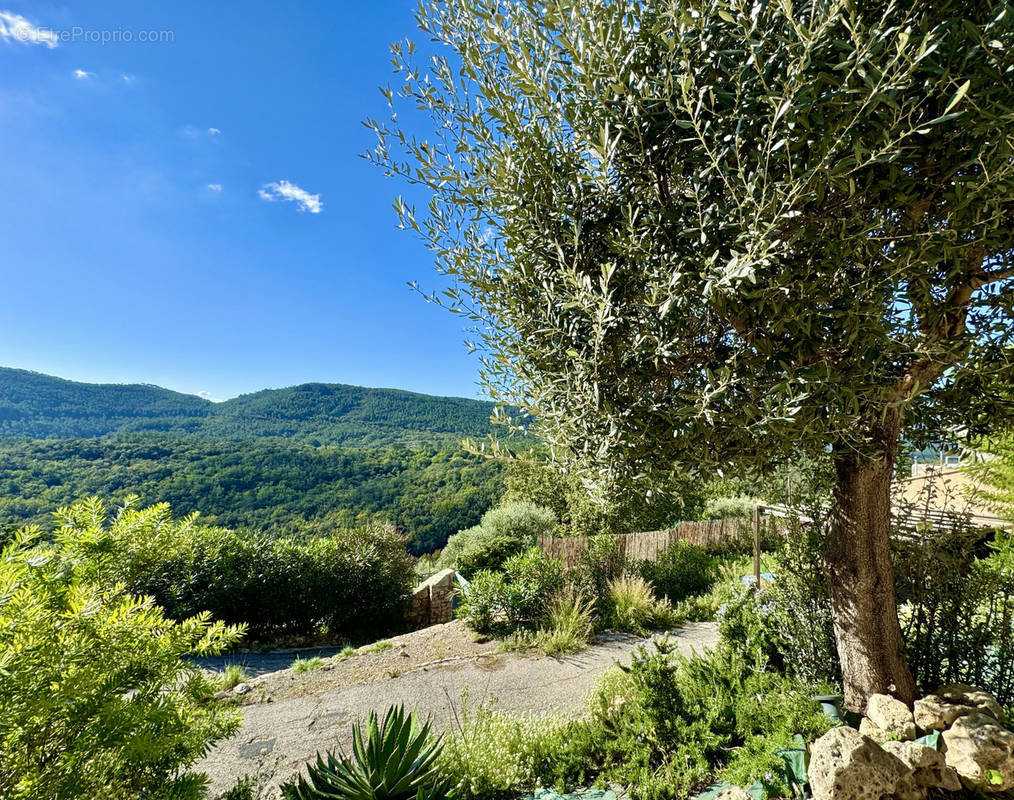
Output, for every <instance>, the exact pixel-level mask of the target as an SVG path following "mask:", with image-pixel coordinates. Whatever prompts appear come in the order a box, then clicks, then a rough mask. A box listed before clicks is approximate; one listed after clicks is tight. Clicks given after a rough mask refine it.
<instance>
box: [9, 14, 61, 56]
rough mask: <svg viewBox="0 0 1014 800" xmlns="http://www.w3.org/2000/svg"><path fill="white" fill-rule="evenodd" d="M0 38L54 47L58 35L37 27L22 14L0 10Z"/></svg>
mask: <svg viewBox="0 0 1014 800" xmlns="http://www.w3.org/2000/svg"><path fill="white" fill-rule="evenodd" d="M0 39H3V40H4V41H5V42H10V41H14V42H21V44H41V45H42V46H43V47H48V48H50V49H52V48H54V47H56V41H57V36H56V33H55V32H54V31H51V30H47V29H46V28H39V27H36V26H35V25H33V24H32V23H31V22H29V21H28V20H27V19H25V18H24V17H22V16H21V15H20V14H15V13H14V12H12V11H0Z"/></svg>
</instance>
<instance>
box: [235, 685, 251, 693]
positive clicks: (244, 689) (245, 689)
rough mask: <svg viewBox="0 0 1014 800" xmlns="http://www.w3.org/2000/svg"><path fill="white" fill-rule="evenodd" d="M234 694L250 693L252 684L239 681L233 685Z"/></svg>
mask: <svg viewBox="0 0 1014 800" xmlns="http://www.w3.org/2000/svg"><path fill="white" fill-rule="evenodd" d="M232 693H233V694H249V693H250V684H249V683H237V684H236V685H235V686H233V687H232Z"/></svg>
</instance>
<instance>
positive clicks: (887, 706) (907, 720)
mask: <svg viewBox="0 0 1014 800" xmlns="http://www.w3.org/2000/svg"><path fill="white" fill-rule="evenodd" d="M866 718H867V719H868V720H869V721H870V722H871V723H872V724H873V725H875V726H876V730H880V731H883V732H884V734H885V737H884V738H885V739H914V738H915V717H913V716H912V712H911V711H909V709H908V706H906V705H905V704H904V703H903V702H901V700H899V699H898V698H896V697H891V695H889V694H874V695H870V699H869V700H868V701H867V703H866ZM860 731H862V729H861V728H860Z"/></svg>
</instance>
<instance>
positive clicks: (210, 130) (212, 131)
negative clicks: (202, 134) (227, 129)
mask: <svg viewBox="0 0 1014 800" xmlns="http://www.w3.org/2000/svg"><path fill="white" fill-rule="evenodd" d="M208 133H210V134H211V135H212V136H218V135H220V134H221V133H222V132H221V131H220V130H219V129H218V128H208Z"/></svg>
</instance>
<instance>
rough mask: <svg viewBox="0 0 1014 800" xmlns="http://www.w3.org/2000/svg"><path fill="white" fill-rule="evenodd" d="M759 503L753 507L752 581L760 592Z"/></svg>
mask: <svg viewBox="0 0 1014 800" xmlns="http://www.w3.org/2000/svg"><path fill="white" fill-rule="evenodd" d="M760 512H761V507H760V503H757V504H756V505H755V506H754V507H753V579H754V585H755V586H756V587H757V591H760V588H761V582H760V567H761V536H760Z"/></svg>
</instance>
